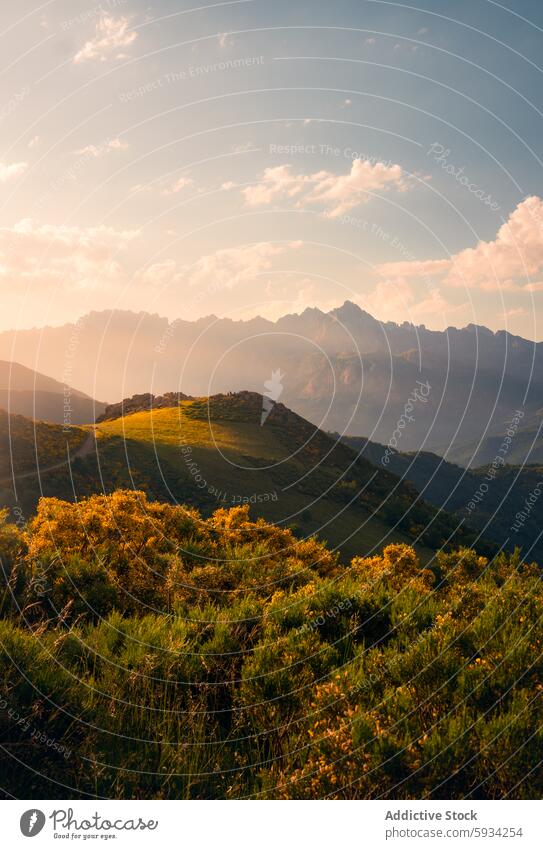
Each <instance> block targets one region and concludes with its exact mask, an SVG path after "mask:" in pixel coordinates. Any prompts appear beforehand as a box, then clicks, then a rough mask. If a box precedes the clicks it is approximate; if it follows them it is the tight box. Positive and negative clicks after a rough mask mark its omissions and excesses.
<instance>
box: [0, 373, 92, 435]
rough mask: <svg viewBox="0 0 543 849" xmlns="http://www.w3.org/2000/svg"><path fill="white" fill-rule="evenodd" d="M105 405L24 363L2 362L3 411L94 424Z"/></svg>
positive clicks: (0, 398) (0, 395) (0, 399)
mask: <svg viewBox="0 0 543 849" xmlns="http://www.w3.org/2000/svg"><path fill="white" fill-rule="evenodd" d="M104 407H105V405H104V404H101V403H100V402H98V401H93V399H92V398H89V396H88V395H85V393H84V392H79V391H77V390H76V389H72V388H71V387H68V386H65V385H64V384H62V383H59V382H58V381H57V380H54V379H53V378H52V377H46V375H44V374H40V373H39V372H36V371H33V370H32V369H31V368H27V367H26V366H23V365H21V364H20V363H14V362H7V361H0V408H3V409H4V410H6V411H8V412H10V413H13V414H19V415H23V416H28V417H29V418H33V419H38V420H40V419H41V420H43V421H49V422H54V423H56V424H63V423H64V422H67V423H71V424H83V423H85V422H93V421H94V419H95V417H96V416H97V415H100V414H101V413H102V412H103V410H104Z"/></svg>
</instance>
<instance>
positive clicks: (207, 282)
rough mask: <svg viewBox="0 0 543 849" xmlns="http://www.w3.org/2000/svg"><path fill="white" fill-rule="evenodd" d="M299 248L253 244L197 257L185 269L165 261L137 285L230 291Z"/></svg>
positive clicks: (272, 244) (147, 271) (208, 291)
mask: <svg viewBox="0 0 543 849" xmlns="http://www.w3.org/2000/svg"><path fill="white" fill-rule="evenodd" d="M300 245H301V242H288V243H287V244H276V243H274V242H256V243H254V244H251V245H241V246H239V247H235V248H222V249H221V250H218V251H215V252H214V253H212V254H208V255H206V256H202V257H200V259H198V260H197V261H196V262H195V263H193V264H192V265H185V266H179V265H178V264H177V263H176V262H175V261H174V260H165V261H163V262H158V263H155V264H154V265H151V266H150V267H149V268H147V269H146V270H145V271H143V272H141V274H140V275H139V276H138V282H140V283H143V284H144V285H151V286H159V287H161V286H165V285H170V286H171V285H176V284H181V285H184V286H189V287H191V288H195V287H197V288H198V289H199V291H200V292H206V293H208V294H209V293H212V292H217V291H222V290H227V289H233V288H234V287H235V286H238V285H240V284H243V283H247V282H250V281H252V280H254V279H255V278H257V277H258V276H259V275H261V274H262V273H263V272H265V271H268V270H269V269H271V268H272V266H273V264H274V260H275V259H276V257H279V256H280V255H281V254H284V253H286V252H287V251H289V250H294V249H296V248H298V247H300Z"/></svg>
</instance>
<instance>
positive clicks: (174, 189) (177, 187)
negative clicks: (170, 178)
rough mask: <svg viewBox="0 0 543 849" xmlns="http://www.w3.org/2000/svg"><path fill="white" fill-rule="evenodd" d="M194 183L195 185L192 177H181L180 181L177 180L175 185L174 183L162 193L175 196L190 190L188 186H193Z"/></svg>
mask: <svg viewBox="0 0 543 849" xmlns="http://www.w3.org/2000/svg"><path fill="white" fill-rule="evenodd" d="M193 183H194V180H192V179H191V178H190V177H179V179H178V180H176V181H175V182H174V183H172V185H171V186H168V187H167V188H165V189H164V191H163V192H162V194H163V195H175V194H177V193H178V192H181V191H183V189H186V188H188V186H192V185H193Z"/></svg>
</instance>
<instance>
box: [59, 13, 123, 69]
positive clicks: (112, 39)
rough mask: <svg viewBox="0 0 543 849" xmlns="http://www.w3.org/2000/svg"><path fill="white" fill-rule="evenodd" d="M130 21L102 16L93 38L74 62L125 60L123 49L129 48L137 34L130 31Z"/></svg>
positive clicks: (79, 52) (80, 51)
mask: <svg viewBox="0 0 543 849" xmlns="http://www.w3.org/2000/svg"><path fill="white" fill-rule="evenodd" d="M129 24H130V21H129V19H128V18H126V17H122V18H113V17H112V16H111V15H107V14H103V15H102V16H101V18H100V20H99V21H98V23H97V24H96V33H95V36H94V38H92V39H90V41H87V42H86V43H85V45H84V46H83V47H82V48H81V50H79V51H78V53H76V55H75V56H74V62H75V63H76V64H79V63H81V62H86V61H88V60H89V59H98V60H99V61H100V62H105V61H106V60H107V59H108V58H111V56H113V58H115V59H123V58H125V56H126V54H125V52H124V51H125V49H126V48H127V47H130V46H131V45H132V44H133V43H134V41H135V40H136V38H137V37H138V34H137V32H135V31H134V30H131V29H130V26H129Z"/></svg>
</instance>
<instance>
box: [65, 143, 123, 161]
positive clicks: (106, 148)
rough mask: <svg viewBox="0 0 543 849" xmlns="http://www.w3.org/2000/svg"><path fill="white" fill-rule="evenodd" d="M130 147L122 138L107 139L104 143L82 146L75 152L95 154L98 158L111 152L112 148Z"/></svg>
mask: <svg viewBox="0 0 543 849" xmlns="http://www.w3.org/2000/svg"><path fill="white" fill-rule="evenodd" d="M129 147H130V145H129V144H127V142H124V141H122V140H121V139H107V141H105V142H103V143H102V144H99V145H95V144H88V145H86V147H82V148H81V149H80V150H76V151H75V152H76V154H77V155H78V156H94V157H96V158H98V157H99V156H104V155H105V154H107V153H111V151H112V150H128V148H129Z"/></svg>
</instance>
